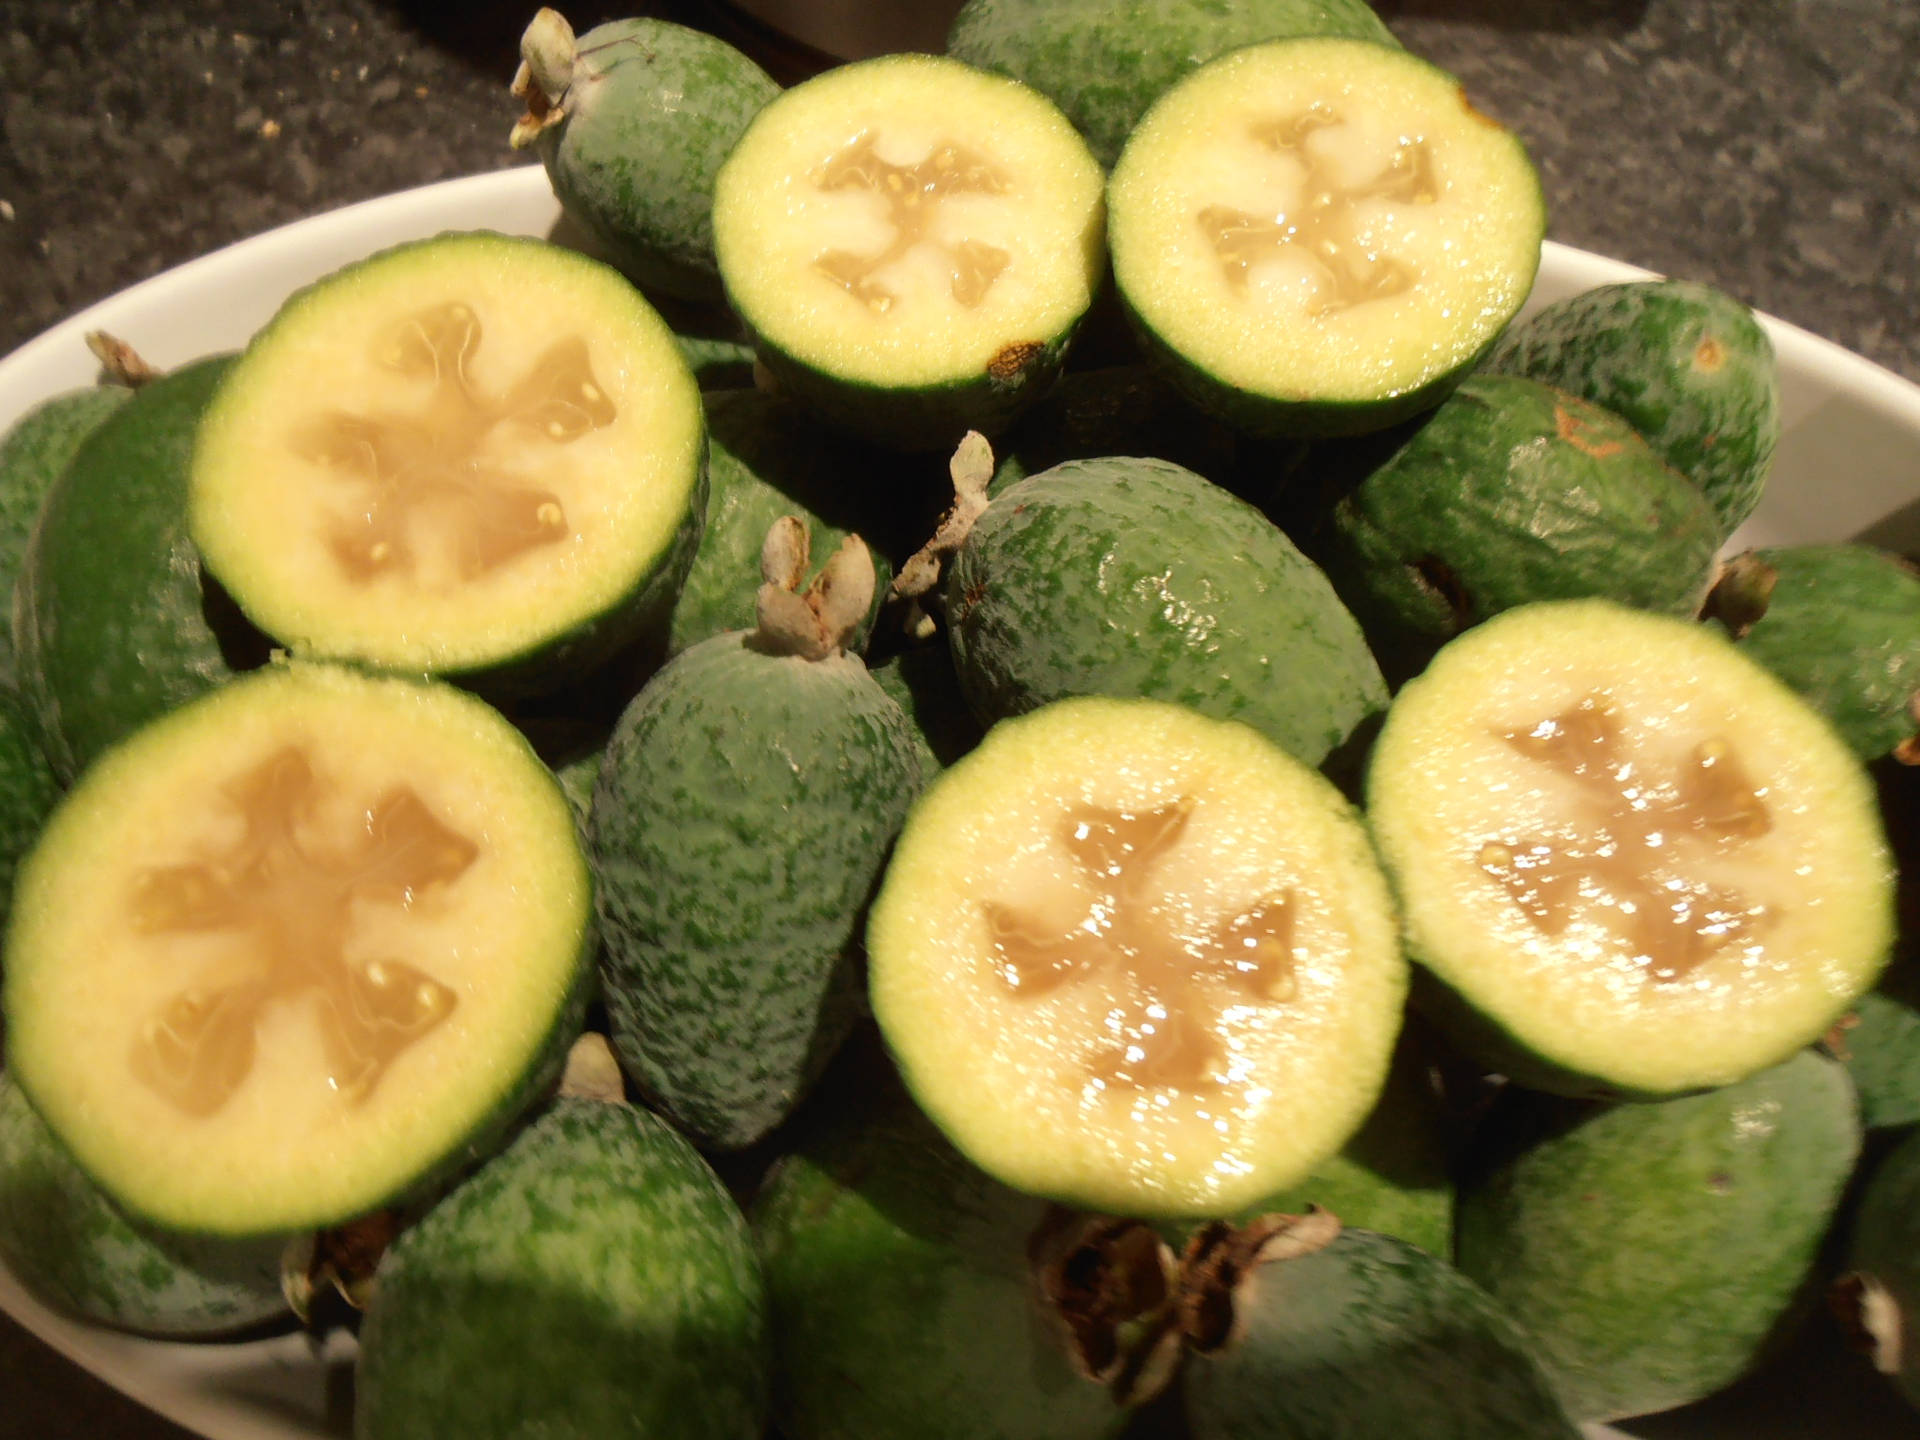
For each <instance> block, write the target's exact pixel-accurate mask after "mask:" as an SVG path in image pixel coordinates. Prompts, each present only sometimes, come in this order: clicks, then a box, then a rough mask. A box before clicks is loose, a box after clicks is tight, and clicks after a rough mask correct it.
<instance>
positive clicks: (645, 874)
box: [587, 632, 921, 1150]
mask: <svg viewBox="0 0 1920 1440" xmlns="http://www.w3.org/2000/svg"><path fill="white" fill-rule="evenodd" d="M920 782H921V776H920V762H919V758H918V756H917V755H916V753H915V750H914V743H913V737H912V733H911V727H910V725H909V724H908V721H907V718H906V716H905V715H904V714H902V713H901V710H900V707H899V706H898V705H896V704H895V703H894V702H893V701H892V700H891V699H890V698H888V696H887V695H886V694H885V692H883V691H882V690H881V689H880V687H879V686H878V685H877V684H876V683H875V682H874V681H873V679H872V678H871V677H870V676H869V675H868V673H867V669H866V666H865V665H863V664H862V663H861V662H860V661H859V660H858V659H856V658H854V657H851V656H847V655H837V656H834V657H832V658H830V659H826V660H819V661H809V660H802V659H799V658H797V657H792V656H776V655H771V654H767V653H765V652H764V651H763V650H762V649H760V648H759V644H758V642H757V641H756V640H755V639H754V637H753V636H751V635H748V634H743V633H739V632H731V633H728V634H725V635H719V636H715V637H714V638H713V639H711V640H707V641H703V642H702V643H701V644H699V645H696V646H694V647H693V648H692V649H690V650H687V651H684V652H682V653H681V654H680V655H679V656H678V657H676V658H675V659H674V660H672V661H670V662H669V663H668V664H667V666H666V667H665V668H664V669H662V670H661V671H660V673H659V674H657V675H656V676H655V677H654V678H653V679H652V680H651V681H649V682H648V684H647V686H646V688H645V689H643V690H642V691H641V692H640V694H639V695H638V696H637V697H635V699H634V702H633V703H632V705H630V706H629V707H628V708H627V711H626V713H625V714H624V715H622V716H621V719H620V724H619V726H618V727H617V728H616V730H615V731H614V735H613V739H612V740H611V741H610V742H609V743H608V745H607V752H606V757H605V759H604V760H603V761H602V762H601V768H600V781H599V785H598V786H597V788H596V789H595V791H594V797H593V812H592V815H591V816H590V818H589V820H588V826H587V835H588V849H589V853H590V855H591V856H592V859H593V865H594V872H595V878H596V881H597V882H598V883H597V886H596V893H595V903H596V906H597V908H598V913H599V917H600V931H601V939H602V942H603V944H604V945H605V947H606V951H605V957H604V959H603V962H602V990H603V993H604V996H605V999H606V1002H607V1012H608V1016H609V1019H610V1021H611V1027H612V1036H613V1043H614V1048H615V1050H616V1051H617V1052H618V1054H619V1057H620V1061H621V1064H622V1066H623V1067H624V1068H625V1069H626V1071H627V1073H628V1075H629V1076H631V1077H632V1078H633V1080H634V1082H635V1084H636V1085H638V1086H639V1087H640V1089H641V1091H642V1092H643V1093H644V1094H646V1095H647V1096H648V1098H649V1099H650V1101H652V1102H653V1103H654V1104H655V1105H656V1106H657V1107H658V1108H660V1109H661V1110H663V1111H664V1112H665V1113H666V1114H668V1115H669V1116H671V1117H672V1118H673V1120H674V1121H675V1123H676V1124H678V1125H679V1126H680V1127H681V1129H682V1130H684V1131H685V1132H686V1133H687V1134H689V1135H691V1136H692V1137H693V1138H694V1139H695V1140H696V1141H698V1142H699V1143H700V1144H701V1145H702V1146H704V1147H709V1148H712V1149H716V1150H729V1149H738V1148H741V1147H743V1146H746V1145H750V1144H752V1143H753V1142H754V1141H756V1140H758V1139H760V1138H761V1137H762V1136H763V1135H765V1134H766V1133H767V1132H768V1131H769V1130H771V1129H773V1127H774V1126H775V1125H777V1124H779V1123H780V1121H781V1120H782V1119H783V1118H785V1116H786V1115H787V1113H788V1112H789V1111H791V1110H792V1108H793V1107H794V1106H795V1105H796V1104H797V1103H798V1102H799V1100H800V1099H801V1097H802V1096H803V1095H804V1093H805V1092H806V1090H807V1088H808V1087H809V1086H810V1085H811V1084H812V1082H813V1081H814V1080H815V1079H816V1078H817V1077H818V1076H819V1073H820V1071H821V1069H822V1068H823V1067H824V1066H825V1064H826V1062H827V1060H829V1059H830V1058H831V1057H832V1055H833V1052H834V1050H835V1048H836V1047H837V1046H838V1045H839V1044H840V1042H841V1040H843V1039H844V1038H845V1036H846V1033H847V1030H848V1027H849V1026H850V1025H851V1024H852V1022H853V1020H854V1018H855V1017H856V1016H857V1015H858V1014H859V1011H860V1007H861V1005H862V1003H863V1000H862V995H863V990H862V984H863V977H862V976H861V975H860V974H859V972H858V969H857V964H856V962H857V958H858V954H859V934H860V925H861V921H862V919H863V918H864V915H865V909H866V905H867V902H868V900H869V898H870V897H871V896H872V893H873V890H874V887H875V885H876V884H877V883H878V882H879V878H880V872H881V868H882V866H883V864H884V863H885V859H886V856H887V852H888V849H889V847H891V845H892V844H893V839H894V836H895V835H896V834H897V833H898V832H899V829H900V826H901V824H902V823H903V822H904V821H905V819H906V812H907V809H908V807H909V806H910V805H911V804H912V802H913V799H914V797H915V795H916V794H917V793H918V792H919V788H920Z"/></svg>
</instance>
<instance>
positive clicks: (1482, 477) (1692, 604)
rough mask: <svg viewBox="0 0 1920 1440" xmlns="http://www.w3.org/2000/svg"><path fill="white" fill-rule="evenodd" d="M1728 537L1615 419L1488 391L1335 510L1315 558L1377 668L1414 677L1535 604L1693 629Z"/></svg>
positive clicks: (1423, 433)
mask: <svg viewBox="0 0 1920 1440" xmlns="http://www.w3.org/2000/svg"><path fill="white" fill-rule="evenodd" d="M1573 427H1577V428H1573ZM1570 428H1573V433H1572V435H1571V436H1570V437H1569V436H1568V435H1567V434H1566V433H1565V432H1566V431H1567V430H1568V429H1570ZM1719 533H1720V532H1719V528H1718V524H1717V522H1716V521H1715V519H1714V515H1713V511H1712V508H1711V507H1710V506H1709V505H1708V504H1707V502H1706V499H1705V497H1704V496H1702V495H1701V493H1700V491H1699V490H1698V488H1697V487H1695V486H1694V485H1693V484H1692V483H1691V482H1690V481H1688V480H1687V478H1686V477H1685V476H1683V475H1681V474H1680V473H1678V472H1677V471H1675V470H1673V469H1671V468H1670V467H1668V466H1667V465H1665V464H1664V463H1662V462H1661V460H1660V458H1659V457H1658V456H1656V455H1655V454H1654V453H1653V452H1652V451H1651V450H1650V449H1648V448H1647V446H1646V444H1645V443H1644V442H1643V441H1641V440H1640V439H1639V437H1637V436H1636V435H1634V433H1633V432H1632V431H1631V430H1630V429H1628V428H1627V426H1626V424H1625V423H1624V422H1622V421H1621V420H1619V419H1618V418H1617V417H1615V416H1613V415H1610V414H1608V413H1607V412H1605V411H1603V410H1600V409H1598V408H1596V407H1595V406H1592V405H1589V404H1587V403H1586V402H1585V401H1583V400H1579V399H1576V398H1574V397H1573V396H1570V395H1567V394H1565V393H1564V392H1560V391H1555V390H1553V389H1551V388H1550V387H1548V386H1546V385H1542V384H1540V383H1539V382H1537V381H1533V380H1527V379H1523V378H1519V377H1515V376H1505V375H1482V376H1475V377H1472V378H1470V379H1468V380H1467V381H1466V382H1465V383H1463V384H1462V385H1461V386H1460V388H1459V389H1458V390H1457V391H1455V392H1454V394H1453V395H1452V396H1450V397H1449V398H1448V399H1447V400H1446V401H1445V402H1444V403H1443V404H1441V406H1440V407H1439V408H1438V409H1437V410H1435V411H1434V412H1433V415H1432V417H1431V418H1430V419H1429V420H1428V421H1427V422H1426V423H1425V424H1424V425H1422V426H1421V427H1420V428H1419V429H1418V430H1416V431H1414V432H1413V433H1412V435H1411V436H1410V437H1409V438H1408V439H1407V440H1406V442H1405V443H1404V444H1402V445H1401V446H1400V447H1399V449H1398V450H1396V451H1395V452H1394V453H1393V454H1392V455H1391V456H1390V457H1389V458H1388V459H1387V460H1386V461H1385V462H1384V463H1382V464H1381V465H1380V466H1379V467H1378V468H1377V469H1375V470H1374V471H1373V473H1372V474H1371V475H1369V476H1368V477H1367V478H1366V479H1365V480H1364V481H1362V482H1361V484H1360V485H1359V487H1358V488H1357V489H1355V490H1353V491H1352V492H1351V493H1350V494H1348V495H1347V496H1345V497H1344V498H1343V499H1342V500H1341V501H1340V502H1339V503H1338V504H1337V505H1336V506H1335V507H1334V510H1333V515H1332V520H1331V524H1330V525H1329V526H1328V527H1327V529H1326V532H1325V535H1324V539H1323V543H1322V545H1321V547H1320V553H1321V554H1322V560H1323V563H1324V564H1325V565H1326V567H1327V574H1328V575H1329V576H1330V577H1331V578H1332V580H1333V583H1334V586H1335V588H1336V589H1338V590H1339V592H1340V595H1341V598H1342V599H1344V600H1345V601H1346V602H1347V604H1348V605H1349V606H1350V607H1352V609H1353V612H1354V614H1355V615H1357V616H1358V617H1359V619H1360V623H1361V624H1362V625H1363V626H1364V627H1365V629H1366V632H1367V638H1368V639H1369V640H1370V641H1371V642H1372V644H1373V647H1374V652H1375V653H1376V654H1378V655H1379V656H1380V657H1381V663H1382V665H1383V666H1384V667H1385V668H1386V669H1387V671H1388V673H1389V674H1390V675H1393V676H1396V677H1404V676H1406V675H1410V674H1414V673H1417V672H1418V671H1419V670H1420V669H1421V668H1422V667H1423V666H1424V665H1425V663H1426V661H1427V660H1428V659H1429V658H1431V656H1432V654H1433V652H1434V651H1435V650H1437V649H1438V648H1439V647H1440V646H1441V645H1442V644H1443V643H1445V642H1446V641H1447V640H1449V639H1451V638H1452V637H1453V636H1455V635H1457V634H1458V633H1460V632H1461V631H1462V630H1465V629H1467V628H1468V627H1469V626H1472V625H1476V624H1478V623H1479V622H1480V621H1482V620H1485V619H1487V618H1488V617H1489V616H1492V615H1497V614H1499V613H1500V612H1501V611H1502V610H1510V609H1512V608H1513V607H1514V606H1516V605H1525V604H1528V603H1530V602H1532V601H1535V600H1560V599H1576V598H1581V597H1585V596H1600V597H1603V598H1606V599H1609V600H1614V601H1617V602H1619V603H1620V604H1623V605H1631V606H1634V607H1636V608H1638V609H1643V610H1654V611H1658V612H1660V613H1662V614H1668V615H1681V616H1688V615H1692V614H1694V613H1696V612H1697V611H1698V609H1699V606H1700V602H1701V600H1702V599H1703V598H1704V596H1705V594H1706V590H1707V586H1708V585H1709V583H1710V582H1711V580H1712V576H1713V556H1714V551H1715V550H1716V549H1717V548H1718V546H1719Z"/></svg>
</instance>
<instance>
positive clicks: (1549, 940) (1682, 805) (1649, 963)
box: [1367, 601, 1893, 1095]
mask: <svg viewBox="0 0 1920 1440" xmlns="http://www.w3.org/2000/svg"><path fill="white" fill-rule="evenodd" d="M1367 796H1368V802H1367V803H1368V818H1369V820H1370V822H1371V824H1372V828H1373V833H1374V839H1375V843H1376V844H1377V845H1378V846H1379V847H1380V854H1381V858H1382V860H1383V861H1384V862H1385V863H1386V865H1387V868H1388V870H1389V872H1390V873H1391V874H1392V876H1393V878H1394V882H1395V885H1396V888H1397V890H1398V892H1399V896H1400V901H1401V904H1402V906H1403V909H1404V913H1405V926H1406V933H1407V937H1408V944H1409V949H1410V952H1411V954H1412V957H1413V958H1414V959H1416V960H1418V961H1420V962H1422V963H1423V964H1424V965H1425V966H1426V967H1427V969H1428V970H1430V971H1431V972H1432V973H1433V975H1434V976H1436V977H1437V978H1438V979H1439V980H1440V982H1441V983H1442V985H1443V986H1444V987H1445V989H1446V991H1447V992H1450V994H1451V999H1452V1000H1453V1001H1455V1002H1457V1003H1458V1007H1459V1008H1458V1013H1457V1014H1455V1015H1454V1016H1453V1017H1452V1018H1454V1019H1456V1020H1459V1021H1462V1022H1463V1028H1462V1029H1461V1030H1460V1031H1459V1032H1457V1033H1458V1034H1459V1038H1461V1039H1462V1040H1463V1042H1464V1043H1466V1044H1467V1046H1468V1047H1469V1048H1471V1049H1475V1050H1476V1051H1477V1052H1478V1053H1479V1054H1480V1056H1481V1058H1482V1059H1484V1060H1487V1061H1489V1062H1490V1063H1493V1064H1494V1065H1495V1066H1496V1068H1504V1069H1506V1070H1507V1073H1509V1074H1512V1075H1515V1076H1516V1078H1524V1079H1525V1081H1526V1082H1527V1083H1529V1084H1532V1085H1535V1086H1537V1087H1540V1088H1547V1089H1555V1090H1562V1091H1571V1092H1572V1093H1584V1092H1587V1091H1593V1092H1599V1093H1606V1092H1615V1093H1624V1094H1643V1095H1659V1094H1669V1093H1673V1092H1676V1091H1682V1090H1689V1089H1695V1088H1700V1087H1705V1086H1716V1085H1724V1084H1729V1083H1731V1082H1733V1081H1735V1080H1738V1079H1740V1078H1741V1077H1743V1076H1745V1075H1749V1074H1751V1073H1753V1072H1754V1071H1756V1070H1759V1069H1761V1068H1763V1067H1764V1066H1767V1065H1770V1064H1772V1063H1774V1062H1776V1061H1778V1060H1781V1059H1783V1058H1784V1057H1786V1056H1787V1055H1789V1054H1791V1053H1792V1052H1793V1051H1795V1050H1796V1049H1798V1048H1800V1047H1801V1046H1803V1045H1806V1044H1809V1043H1811V1042H1812V1041H1814V1040H1816V1039H1818V1038H1819V1037H1820V1036H1821V1034H1822V1033H1824V1032H1825V1030H1826V1029H1827V1028H1828V1027H1829V1026H1830V1025H1831V1024H1832V1023H1833V1022H1834V1020H1835V1019H1836V1018H1837V1017H1838V1016H1839V1015H1840V1014H1841V1013H1842V1012H1843V1011H1844V1010H1845V1009H1846V1007H1847V1005H1848V1004H1849V1003H1850V1002H1851V1001H1852V999H1853V998H1854V997H1855V996H1857V995H1859V994H1860V993H1861V992H1862V991H1864V990H1866V989H1867V988H1868V987H1870V986H1871V985H1872V983H1873V981H1874V978H1875V976H1876V975H1877V974H1878V973H1879V971H1880V969H1881V967H1882V966H1883V965H1884V964H1885V963H1886V959H1887V954H1888V949H1889V946H1890V944H1891V940H1892V934H1893V886H1892V872H1891V865H1890V861H1889V858H1888V853H1887V848H1886V842H1885V837H1884V834H1883V831H1882V827H1881V822H1880V818H1879V813H1878V809H1877V804H1876V800H1875V795H1874V792H1873V789H1872V787H1871V784H1870V783H1869V781H1868V779H1867V776H1866V774H1865V772H1864V771H1863V770H1862V768H1861V766H1860V765H1859V763H1858V762H1857V761H1856V760H1855V759H1854V758H1853V756H1852V755H1851V754H1850V753H1849V751H1848V750H1847V748H1846V746H1845V744H1844V743H1843V742H1842V741H1841V740H1840V738H1839V737H1838V735H1837V734H1836V733H1835V732H1834V731H1833V729H1832V728H1831V727H1830V726H1829V725H1828V724H1827V723H1826V722H1825V721H1824V720H1823V719H1822V718H1821V717H1820V716H1819V715H1817V714H1816V713H1814V712H1813V711H1812V710H1811V709H1809V708H1808V707H1807V706H1806V705H1805V704H1804V703H1803V702H1802V701H1800V700H1799V699H1798V698H1797V697H1796V696H1794V695H1793V694H1792V693H1791V692H1790V691H1788V690H1787V689H1786V688H1785V687H1784V686H1783V685H1781V684H1780V683H1779V682H1778V681H1776V680H1775V679H1774V678H1773V677H1772V676H1771V675H1769V674H1768V673H1767V672H1766V671H1764V670H1762V669H1761V668H1760V667H1759V666H1758V665H1756V664H1754V663H1752V662H1751V661H1749V660H1748V659H1747V658H1746V657H1745V656H1744V655H1742V654H1740V653H1739V652H1738V651H1737V650H1736V649H1735V648H1734V647H1733V646H1732V645H1730V644H1729V643H1727V641H1725V640H1724V639H1723V638H1722V637H1721V636H1720V635H1719V634H1718V633H1717V632H1716V631H1714V630H1713V629H1711V628H1710V627H1707V626H1703V625H1699V624H1695V623H1691V622H1687V621H1681V620H1672V619H1668V618H1665V617H1662V616H1656V615H1650V614H1646V613H1644V612H1639V611H1632V610H1627V609H1625V608H1624V607H1620V606H1616V605H1613V604H1610V603H1608V602H1604V601H1566V602H1556V603H1550V604H1539V605H1531V606H1525V607H1522V608H1520V609H1517V610H1511V611H1508V612H1506V613H1505V614H1504V615H1500V616H1497V617H1495V618H1494V619H1492V620H1490V621H1487V622H1486V623H1485V624H1483V625H1481V626H1479V627H1477V628H1475V629H1473V630H1470V631H1468V632H1466V633H1465V634H1464V635H1462V636H1461V637H1459V638H1458V639H1456V640H1454V641H1453V642H1451V643H1450V644H1449V645H1448V646H1447V647H1446V648H1445V649H1443V650H1442V651H1441V652H1440V654H1439V656H1438V657H1437V658H1436V659H1435V660H1434V662H1433V664H1432V665H1431V666H1429V667H1428V669H1427V670H1426V672H1425V673H1424V674H1423V675H1422V676H1421V677H1420V678H1419V679H1417V680H1415V681H1413V682H1411V683H1410V684H1408V685H1407V687H1406V688H1405V689H1404V690H1403V691H1402V692H1401V693H1400V696H1399V698H1398V699H1396V701H1395V702H1394V706H1393V708H1392V709H1391V710H1390V711H1389V712H1388V716H1387V722H1386V725H1385V727H1384V729H1383V730H1382V732H1381V735H1380V739H1379V742H1378V744H1377V745H1376V747H1375V750H1374V753H1373V758H1372V762H1371V769H1370V771H1369V776H1368V783H1367Z"/></svg>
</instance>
